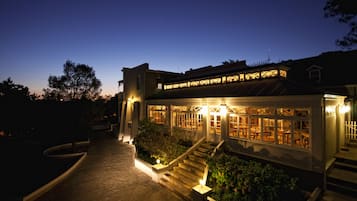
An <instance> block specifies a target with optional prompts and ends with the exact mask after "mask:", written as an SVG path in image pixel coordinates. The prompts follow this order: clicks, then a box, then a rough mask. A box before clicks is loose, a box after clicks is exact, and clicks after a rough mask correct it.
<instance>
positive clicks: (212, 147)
mask: <svg viewBox="0 0 357 201" xmlns="http://www.w3.org/2000/svg"><path fill="white" fill-rule="evenodd" d="M200 146H201V147H205V148H207V149H211V150H213V149H214V148H215V147H216V145H215V144H212V143H209V142H205V143H202V144H201V145H200Z"/></svg>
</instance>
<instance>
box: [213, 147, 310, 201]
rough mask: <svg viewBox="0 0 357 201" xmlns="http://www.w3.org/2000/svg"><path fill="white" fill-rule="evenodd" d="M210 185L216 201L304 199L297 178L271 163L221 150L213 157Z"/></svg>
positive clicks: (301, 200) (292, 200) (295, 200)
mask: <svg viewBox="0 0 357 201" xmlns="http://www.w3.org/2000/svg"><path fill="white" fill-rule="evenodd" d="M208 164H209V180H208V182H209V184H208V185H209V186H212V187H213V194H212V197H214V198H215V199H216V200H220V201H228V200H229V201H230V200H242V201H243V200H244V201H248V200H252V201H253V200H254V201H279V200H281V201H286V200H291V201H303V200H306V198H305V194H304V192H303V191H300V190H299V188H298V186H297V185H296V183H297V178H293V177H290V176H288V175H287V174H286V173H285V172H284V171H283V170H281V169H278V168H275V167H273V166H271V165H269V164H265V165H264V164H262V163H259V162H256V161H247V160H243V159H240V158H238V157H236V156H232V155H227V154H225V153H221V154H219V155H216V156H215V157H214V158H210V159H209V161H208Z"/></svg>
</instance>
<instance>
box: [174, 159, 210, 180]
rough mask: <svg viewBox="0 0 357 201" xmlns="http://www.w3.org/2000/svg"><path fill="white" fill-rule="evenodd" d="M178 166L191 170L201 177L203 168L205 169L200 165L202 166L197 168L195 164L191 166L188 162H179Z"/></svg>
mask: <svg viewBox="0 0 357 201" xmlns="http://www.w3.org/2000/svg"><path fill="white" fill-rule="evenodd" d="M179 167H181V168H183V169H185V170H187V171H189V172H192V173H193V174H195V175H197V176H199V177H202V176H203V174H204V170H205V167H202V168H197V167H195V166H192V165H190V164H188V163H185V162H183V163H179Z"/></svg>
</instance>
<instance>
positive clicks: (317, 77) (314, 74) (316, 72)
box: [306, 65, 323, 82]
mask: <svg viewBox="0 0 357 201" xmlns="http://www.w3.org/2000/svg"><path fill="white" fill-rule="evenodd" d="M322 69H323V68H322V67H321V66H317V65H312V66H310V67H308V68H307V69H306V71H307V72H308V73H309V79H310V80H311V81H315V82H320V81H321V70H322Z"/></svg>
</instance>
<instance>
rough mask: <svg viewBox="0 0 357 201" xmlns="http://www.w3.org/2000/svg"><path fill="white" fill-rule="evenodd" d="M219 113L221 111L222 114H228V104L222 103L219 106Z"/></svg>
mask: <svg viewBox="0 0 357 201" xmlns="http://www.w3.org/2000/svg"><path fill="white" fill-rule="evenodd" d="M219 113H220V115H221V116H225V115H227V106H225V105H221V106H220V107H219Z"/></svg>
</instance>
